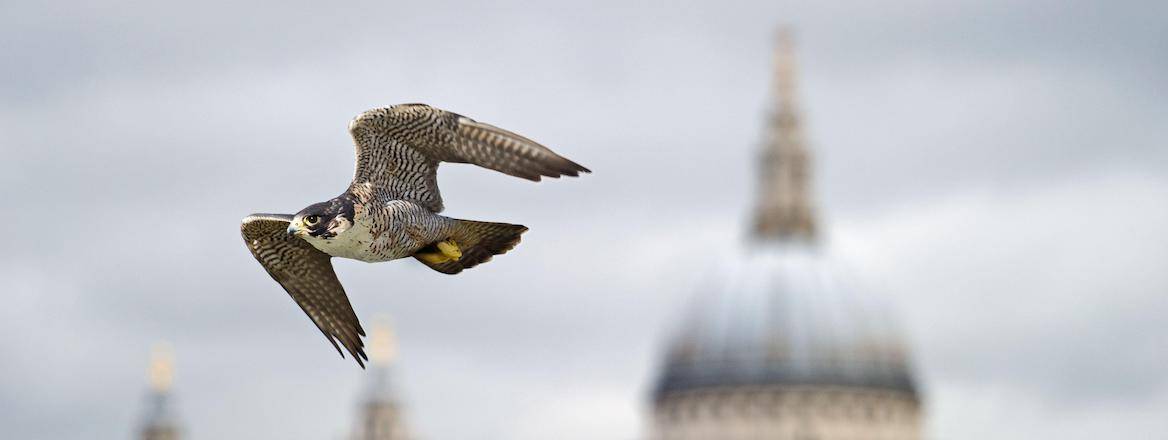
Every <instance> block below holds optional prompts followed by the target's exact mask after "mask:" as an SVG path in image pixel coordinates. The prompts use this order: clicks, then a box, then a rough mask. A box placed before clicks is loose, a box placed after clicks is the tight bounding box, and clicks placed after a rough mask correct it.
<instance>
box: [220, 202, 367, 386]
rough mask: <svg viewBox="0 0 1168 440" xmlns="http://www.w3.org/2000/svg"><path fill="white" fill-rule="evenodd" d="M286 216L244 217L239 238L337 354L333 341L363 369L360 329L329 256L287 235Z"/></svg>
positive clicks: (262, 215) (363, 357) (254, 215)
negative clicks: (341, 346) (338, 343)
mask: <svg viewBox="0 0 1168 440" xmlns="http://www.w3.org/2000/svg"><path fill="white" fill-rule="evenodd" d="M291 220H292V216H290V215H284V214H252V215H249V216H247V218H244V219H243V225H242V226H240V230H241V232H242V233H243V241H244V242H245V243H246V244H247V248H248V249H249V250H251V254H252V255H253V256H255V258H256V260H258V261H259V262H260V264H261V265H263V266H264V269H266V270H267V271H268V274H270V275H271V276H272V278H274V279H275V280H276V282H278V283H280V285H281V286H283V287H284V290H286V291H288V294H289V295H291V296H292V299H293V300H295V301H296V304H299V305H300V308H301V309H303V310H304V313H306V314H307V315H308V317H309V318H312V322H314V323H316V327H317V328H319V329H320V331H321V333H324V337H325V339H328V341H329V343H331V344H333V347H334V348H336V349H337V353H341V348H340V347H338V346H337V341H340V342H341V344H342V345H344V346H345V349H346V350H349V354H351V355H353V359H355V360H356V361H357V364H358V365H361V368H365V363H364V360H368V359H369V357H368V356H366V355H365V350H364V349H363V347H364V345H365V344H364V342H362V341H361V336H365V330H364V329H362V328H361V323H360V322H359V321H358V320H357V314H355V313H353V306H352V305H350V304H349V298H348V297H347V296H345V289H344V288H343V287H341V282H340V281H338V280H337V274H336V272H333V264H332V261H330V259H331V258H332V257H330V256H329V255H328V254H326V253H324V252H321V251H320V250H318V249H316V248H314V247H312V245H311V244H309V243H308V242H306V241H304V240H302V239H300V238H297V237H294V236H291V235H288V232H287V230H288V222H289V221H291ZM341 357H344V353H341Z"/></svg>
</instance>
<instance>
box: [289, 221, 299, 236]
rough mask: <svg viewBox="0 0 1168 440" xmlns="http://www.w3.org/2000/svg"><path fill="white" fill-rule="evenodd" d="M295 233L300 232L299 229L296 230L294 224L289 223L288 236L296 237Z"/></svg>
mask: <svg viewBox="0 0 1168 440" xmlns="http://www.w3.org/2000/svg"><path fill="white" fill-rule="evenodd" d="M297 232H300V228H297V227H296V224H295V223H289V224H288V235H296V233H297Z"/></svg>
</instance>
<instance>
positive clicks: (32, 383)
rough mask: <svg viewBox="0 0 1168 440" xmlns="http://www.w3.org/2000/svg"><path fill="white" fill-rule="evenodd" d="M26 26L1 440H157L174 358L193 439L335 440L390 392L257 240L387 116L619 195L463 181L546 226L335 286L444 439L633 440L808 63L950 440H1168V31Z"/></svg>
mask: <svg viewBox="0 0 1168 440" xmlns="http://www.w3.org/2000/svg"><path fill="white" fill-rule="evenodd" d="M303 3H305V4H304V5H291V4H290V2H270V3H267V4H261V3H259V2H253V3H250V4H243V3H239V2H222V3H218V4H216V2H197V3H188V4H184V5H177V4H163V2H132V1H126V2H101V3H96V2H75V3H70V2H18V1H14V0H6V1H3V2H2V3H0V153H2V158H0V196H2V197H0V215H2V218H3V224H4V226H5V227H4V231H5V232H6V233H5V234H4V235H5V238H4V240H3V245H2V246H3V250H4V252H0V263H2V264H0V280H3V281H0V282H2V283H3V287H4V288H3V290H2V299H3V307H0V371H2V372H3V374H2V375H0V426H3V427H4V428H3V429H4V430H5V436H8V437H11V438H22V439H92V438H127V437H129V436H131V435H132V433H133V432H134V430H135V426H136V423H137V422H138V419H139V417H140V416H141V412H142V409H143V408H142V407H143V404H144V399H143V398H144V393H145V388H146V374H145V371H146V362H147V359H148V350H149V347H150V346H151V344H152V343H154V342H156V341H159V340H168V341H171V343H172V344H173V345H174V347H175V351H176V357H177V360H178V371H177V377H176V380H175V387H176V395H177V398H178V404H179V411H180V413H181V415H182V418H183V420H184V421H185V425H186V428H187V433H188V434H189V437H190V438H195V439H215V438H284V439H322V438H323V439H339V438H343V437H344V435H345V434H346V433H347V432H348V430H349V428H350V426H351V425H352V421H353V417H354V409H355V404H356V402H355V399H356V396H357V394H358V393H357V392H358V390H359V389H360V387H361V383H362V382H361V381H362V378H363V377H364V375H363V374H364V372H363V371H362V370H360V369H358V368H357V367H356V365H355V364H353V363H352V361H351V360H349V359H340V358H339V357H337V356H336V354H335V352H333V351H332V347H330V346H328V345H327V343H325V342H324V341H323V340H321V337H320V334H319V333H318V332H317V330H316V329H315V328H314V327H313V326H312V324H311V323H310V322H309V321H308V319H307V318H305V316H304V315H303V314H302V313H301V312H300V311H299V310H298V308H297V307H296V305H295V304H294V303H293V302H292V301H291V300H290V299H289V298H288V297H287V295H286V294H285V293H284V292H283V291H282V290H281V289H280V288H279V287H278V286H277V285H276V284H275V283H274V282H273V281H272V280H271V279H270V278H269V277H268V276H267V275H266V274H265V273H264V272H263V270H262V269H261V268H260V267H259V266H258V265H257V264H256V262H255V261H254V260H253V259H252V257H251V256H250V255H249V254H248V252H247V251H246V249H245V247H244V246H243V244H242V242H241V240H240V238H239V235H238V225H239V223H238V222H239V220H240V219H241V218H242V217H243V216H245V215H247V214H248V213H251V212H295V211H297V210H299V209H300V208H302V207H304V206H306V205H308V204H310V203H313V202H317V201H321V200H325V199H328V198H330V197H332V196H335V195H337V194H339V193H340V192H341V191H343V189H344V187H345V185H346V184H347V183H348V181H349V178H350V177H351V175H352V160H353V158H352V148H351V143H350V140H349V138H348V135H347V133H346V131H345V127H346V124H347V122H348V120H349V119H350V118H351V117H353V116H354V115H356V114H357V113H359V112H361V111H363V110H366V109H369V108H373V107H378V106H384V105H390V104H395V103H402V102H426V103H430V104H433V105H436V106H440V107H443V108H447V109H451V110H454V111H457V112H459V113H462V114H465V115H468V116H470V117H473V118H476V119H478V120H481V121H485V122H490V123H493V124H496V125H499V126H502V127H505V128H508V129H511V130H514V131H517V132H520V133H522V134H524V135H527V136H529V137H531V138H533V139H536V140H538V141H541V142H543V143H545V144H546V145H549V146H551V147H552V148H554V149H556V150H557V151H559V152H561V153H563V154H565V155H566V156H568V157H570V158H572V159H574V160H576V161H578V162H580V163H582V164H585V165H586V166H589V167H590V168H592V169H593V170H594V171H595V173H594V174H592V175H588V176H585V177H583V178H580V179H567V180H560V181H545V182H543V183H540V184H532V183H530V182H526V181H522V180H519V179H514V178H510V177H507V176H504V175H501V174H497V173H490V172H487V171H483V170H480V169H475V168H472V167H469V166H458V165H456V166H446V167H443V170H442V172H441V178H440V180H441V182H442V187H443V195H444V197H445V199H446V206H447V212H446V213H447V214H448V215H451V216H454V217H460V218H469V219H478V220H492V221H507V222H514V223H523V224H525V225H527V226H529V227H531V231H530V232H529V233H527V234H526V235H525V236H524V242H523V244H522V245H521V246H520V247H519V248H517V249H516V250H515V251H513V252H512V253H510V254H508V255H506V256H503V257H500V258H497V259H495V260H494V261H492V262H491V263H490V264H488V265H485V266H482V267H481V268H476V269H474V270H472V271H468V272H466V273H465V274H462V275H459V276H457V277H448V276H444V275H440V274H437V273H434V272H432V271H430V270H429V269H427V268H425V267H423V266H421V265H419V264H417V263H415V262H412V261H400V262H391V263H383V264H377V265H367V264H364V263H359V262H353V261H338V262H337V271H338V273H339V275H340V277H341V279H342V280H343V281H344V283H345V285H346V287H347V290H348V291H349V293H350V296H351V298H352V302H353V305H354V306H355V308H356V309H357V312H358V314H359V315H360V316H361V317H362V318H363V319H364V320H365V321H366V322H372V320H373V318H374V317H376V316H379V315H387V316H389V317H390V318H391V319H392V321H393V322H394V323H395V325H396V327H397V330H398V334H399V337H400V342H401V350H400V355H401V358H400V362H399V364H398V367H397V370H396V372H395V374H396V377H395V378H396V380H397V384H398V388H399V391H400V392H401V394H402V397H403V400H404V401H405V402H406V403H407V404H408V411H409V420H410V422H411V424H412V425H413V430H414V431H415V432H416V433H417V434H418V436H419V437H420V438H424V439H470V438H476V439H477V438H497V439H548V438H556V439H637V438H640V437H641V436H642V433H643V425H642V424H643V422H644V418H643V415H644V411H645V409H646V403H647V401H646V393H647V391H648V387H649V386H650V385H651V383H652V379H653V377H654V374H655V368H656V363H657V362H658V358H659V355H660V350H661V345H662V342H663V338H664V334H665V333H666V331H667V330H668V329H669V328H670V326H671V325H673V324H672V323H673V322H674V321H675V320H676V319H677V317H678V316H679V315H680V311H681V309H682V308H683V307H684V305H685V303H686V301H687V299H688V298H689V297H690V296H691V295H693V294H694V291H693V289H692V288H691V287H690V286H692V285H694V284H696V283H697V282H698V281H700V280H698V279H697V277H698V275H697V274H699V273H701V272H702V270H703V268H704V267H707V266H709V265H710V264H711V263H712V262H713V261H712V260H713V259H716V258H726V255H728V254H729V255H733V252H734V249H735V247H736V246H737V245H738V244H740V241H741V237H742V232H741V231H742V225H743V224H744V222H745V219H746V215H747V213H748V212H749V205H750V201H751V199H752V198H753V183H754V180H753V179H754V166H753V162H752V160H753V158H754V156H755V153H756V149H757V147H758V142H759V140H760V139H761V130H762V125H761V124H762V122H763V115H764V112H765V110H766V108H767V105H768V92H769V84H768V79H769V76H770V63H771V58H770V55H771V43H772V41H773V40H772V36H773V31H774V29H775V27H776V26H777V25H779V24H783V23H789V24H792V25H794V26H795V28H796V31H797V39H798V54H799V57H800V73H801V85H800V98H801V100H802V102H803V106H804V109H805V112H806V119H805V120H806V122H807V127H806V129H807V136H808V138H809V139H810V142H811V145H812V147H813V149H814V150H815V153H816V155H817V157H816V158H817V168H816V171H817V174H816V184H817V193H816V195H817V197H818V198H819V201H820V205H821V208H822V211H823V213H824V223H825V224H824V229H825V230H826V231H827V234H828V240H827V242H826V246H827V247H828V249H829V250H830V252H831V253H833V254H835V255H838V256H840V257H841V258H844V259H846V260H848V261H849V262H850V265H851V266H853V267H855V268H856V271H857V272H858V273H857V276H859V277H861V278H863V279H865V280H866V282H868V283H869V285H870V286H871V291H872V292H873V294H877V295H882V296H884V297H886V298H887V299H888V301H889V302H890V303H891V304H892V305H893V307H894V308H895V310H896V312H897V314H898V315H899V318H900V321H901V324H902V327H903V328H904V329H905V333H906V338H907V339H908V340H909V341H910V344H911V346H912V347H913V350H914V352H915V358H916V361H917V365H918V367H919V368H918V369H919V373H920V374H919V375H920V380H921V382H922V384H923V388H924V390H925V392H926V395H925V398H926V405H927V411H928V414H927V417H928V426H927V429H928V433H929V437H930V438H936V439H980V438H998V439H1031V438H1082V439H1094V438H1148V437H1162V436H1165V435H1168V418H1165V417H1164V415H1165V414H1168V370H1166V369H1165V368H1164V366H1165V365H1168V349H1166V348H1165V344H1164V343H1163V341H1162V339H1163V335H1164V334H1165V332H1166V331H1168V270H1165V261H1168V227H1166V225H1168V145H1166V143H1168V91H1166V87H1168V82H1166V79H1168V27H1166V26H1165V25H1164V23H1165V21H1164V20H1165V17H1168V4H1166V3H1164V2H1154V1H1148V2H1102V1H1100V2H1067V1H1033V2H1026V4H1020V3H1019V2H1015V1H1006V0H990V1H984V0H983V1H962V2H947V3H946V4H941V2H931V1H908V2H901V3H899V4H894V3H890V2H879V3H876V2H858V4H836V5H826V4H823V3H824V2H765V3H726V2H708V3H699V4H681V3H679V2H668V3H659V4H644V5H641V6H637V5H629V4H626V2H610V3H592V4H584V3H581V2H572V3H565V4H561V5H552V4H539V5H525V4H517V3H510V2H493V3H491V4H488V3H486V2H484V3H482V4H478V3H469V4H458V3H446V2H409V3H406V4H394V2H374V3H369V4H359V3H354V2H349V3H345V4H344V5H343V6H333V7H321V6H319V2H303Z"/></svg>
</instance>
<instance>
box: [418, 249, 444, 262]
mask: <svg viewBox="0 0 1168 440" xmlns="http://www.w3.org/2000/svg"><path fill="white" fill-rule="evenodd" d="M417 256H418V258H421V259H422V261H425V262H427V263H430V264H442V263H445V262H447V261H450V257H447V256H446V255H443V254H442V253H441V252H418V254H417Z"/></svg>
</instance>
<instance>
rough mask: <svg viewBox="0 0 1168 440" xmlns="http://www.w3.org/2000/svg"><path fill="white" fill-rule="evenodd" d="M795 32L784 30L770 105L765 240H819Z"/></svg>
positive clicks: (763, 193)
mask: <svg viewBox="0 0 1168 440" xmlns="http://www.w3.org/2000/svg"><path fill="white" fill-rule="evenodd" d="M793 46H794V42H793V41H792V39H791V33H790V31H788V30H783V31H780V32H779V38H778V42H777V44H776V45H775V61H774V62H775V73H774V77H773V79H772V81H773V83H774V85H773V88H774V93H775V101H774V107H773V108H772V109H771V111H770V115H769V118H768V124H767V129H766V134H765V141H764V142H765V144H764V147H763V151H762V158H761V159H762V160H761V161H760V163H759V175H760V177H761V179H760V187H759V193H758V202H757V209H756V211H755V213H754V214H755V218H754V236H755V238H757V239H761V240H789V241H805V242H811V241H814V240H815V212H814V210H813V209H812V206H813V202H812V200H811V173H810V167H811V154H810V153H808V152H807V148H806V147H805V146H804V145H803V128H802V127H801V124H800V122H801V121H800V119H801V118H800V114H799V106H798V103H797V101H796V96H795V93H796V92H795V67H796V65H795V51H794V47H793Z"/></svg>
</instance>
